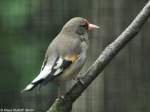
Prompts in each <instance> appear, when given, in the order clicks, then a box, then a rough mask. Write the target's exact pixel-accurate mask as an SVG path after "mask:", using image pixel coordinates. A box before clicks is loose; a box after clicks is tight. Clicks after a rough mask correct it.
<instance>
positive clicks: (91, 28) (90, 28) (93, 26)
mask: <svg viewBox="0 0 150 112" xmlns="http://www.w3.org/2000/svg"><path fill="white" fill-rule="evenodd" d="M98 28H100V27H99V26H97V25H95V24H91V23H89V28H88V29H89V30H94V29H98Z"/></svg>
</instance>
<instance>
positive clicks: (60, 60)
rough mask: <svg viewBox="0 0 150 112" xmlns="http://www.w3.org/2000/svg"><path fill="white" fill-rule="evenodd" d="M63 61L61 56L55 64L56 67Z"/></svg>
mask: <svg viewBox="0 0 150 112" xmlns="http://www.w3.org/2000/svg"><path fill="white" fill-rule="evenodd" d="M62 63H63V59H62V58H59V59H58V61H57V62H56V65H55V66H54V69H58V68H59V67H60V66H61V65H62Z"/></svg>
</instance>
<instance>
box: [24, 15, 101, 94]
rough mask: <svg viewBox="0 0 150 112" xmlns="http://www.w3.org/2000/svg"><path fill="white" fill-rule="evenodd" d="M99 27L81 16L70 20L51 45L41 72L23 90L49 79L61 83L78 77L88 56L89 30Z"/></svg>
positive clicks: (28, 89)
mask: <svg viewBox="0 0 150 112" xmlns="http://www.w3.org/2000/svg"><path fill="white" fill-rule="evenodd" d="M97 28H99V27H98V26H97V25H94V24H91V23H89V22H88V21H87V20H86V19H84V18H81V17H75V18H72V19H71V20H69V21H68V22H67V23H66V24H65V25H64V26H63V28H62V30H61V31H60V33H59V34H58V35H57V36H56V38H55V39H54V40H53V41H52V42H51V44H50V45H49V47H48V49H47V51H46V54H45V59H44V62H43V65H42V68H41V71H40V73H39V74H38V75H37V77H36V78H35V79H34V80H33V81H32V82H31V83H30V84H28V85H27V86H26V88H25V89H24V90H22V92H25V91H30V90H32V89H33V88H34V87H36V86H37V85H39V84H46V83H47V82H49V81H56V82H58V83H59V82H62V81H65V80H69V79H72V78H74V77H76V75H77V74H78V72H79V71H80V70H81V68H82V66H83V65H84V63H85V60H86V58H87V50H88V46H89V39H88V32H89V31H90V30H92V29H97Z"/></svg>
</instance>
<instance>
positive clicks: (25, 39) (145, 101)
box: [0, 0, 150, 112]
mask: <svg viewBox="0 0 150 112" xmlns="http://www.w3.org/2000/svg"><path fill="white" fill-rule="evenodd" d="M147 1H148V0H0V74H1V75H0V108H6V109H7V108H8V109H10V108H18V109H20V108H28V109H33V110H34V111H35V112H44V111H46V110H47V109H48V107H49V106H50V105H51V104H52V102H53V101H54V99H55V98H56V97H57V91H58V90H57V87H56V86H55V85H53V84H48V85H47V86H45V87H42V89H41V91H38V90H37V89H35V90H34V91H33V92H31V93H29V94H20V90H22V89H23V88H24V87H25V86H26V85H27V84H28V83H29V82H30V81H31V80H32V79H33V78H34V77H35V76H36V75H37V74H38V72H39V71H40V67H41V65H42V61H43V58H44V54H45V51H46V49H47V47H48V45H49V43H50V42H51V40H52V39H53V38H54V37H55V36H56V35H57V34H58V32H59V31H60V30H61V28H62V26H63V25H64V24H65V23H66V22H67V21H68V20H69V19H70V18H72V17H75V16H81V17H84V18H87V19H88V20H89V21H90V22H92V23H95V24H97V25H99V26H100V27H101V29H100V30H97V31H93V32H92V33H90V40H91V45H90V51H89V58H88V61H87V64H86V66H85V67H84V69H83V71H82V72H84V71H86V69H87V68H88V67H89V65H90V64H91V63H92V62H93V61H94V60H95V59H96V58H97V57H98V55H99V54H100V52H101V51H102V50H103V49H104V48H105V47H106V46H107V45H108V44H109V43H111V42H112V41H113V40H114V39H115V38H116V37H117V36H118V35H119V34H120V33H121V32H122V31H123V30H124V29H125V28H126V27H127V26H128V25H129V24H130V22H131V21H132V20H133V19H134V17H135V16H136V15H137V14H138V12H139V11H140V10H141V9H142V7H143V6H144V5H145V3H146V2H147ZM149 29H150V21H148V22H147V23H146V24H145V25H144V27H143V29H142V30H141V31H140V33H139V34H138V37H137V38H135V39H134V40H132V42H130V43H129V44H128V45H127V46H126V47H125V48H124V49H123V50H122V51H121V52H120V53H119V55H117V56H116V57H115V59H113V61H112V62H111V63H110V64H109V66H108V67H107V68H106V69H105V71H104V72H103V73H102V74H103V77H98V78H97V79H96V80H95V81H94V82H93V83H92V85H90V87H89V88H88V89H87V90H86V91H85V92H84V93H83V95H82V96H81V97H80V98H79V99H78V100H77V101H76V102H75V105H74V107H73V112H149V111H150V59H149V57H150V50H149V49H150V38H149V35H150V32H149V31H150V30H149ZM66 88H70V87H68V85H66Z"/></svg>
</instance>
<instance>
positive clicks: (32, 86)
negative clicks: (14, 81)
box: [21, 83, 36, 93]
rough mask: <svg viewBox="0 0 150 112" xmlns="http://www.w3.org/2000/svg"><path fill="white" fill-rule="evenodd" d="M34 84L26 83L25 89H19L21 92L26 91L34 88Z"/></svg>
mask: <svg viewBox="0 0 150 112" xmlns="http://www.w3.org/2000/svg"><path fill="white" fill-rule="evenodd" d="M35 86H36V85H35V84H32V83H30V84H28V85H27V86H26V87H25V89H23V90H22V91H21V93H24V92H27V91H31V90H32V89H33V88H35Z"/></svg>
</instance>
